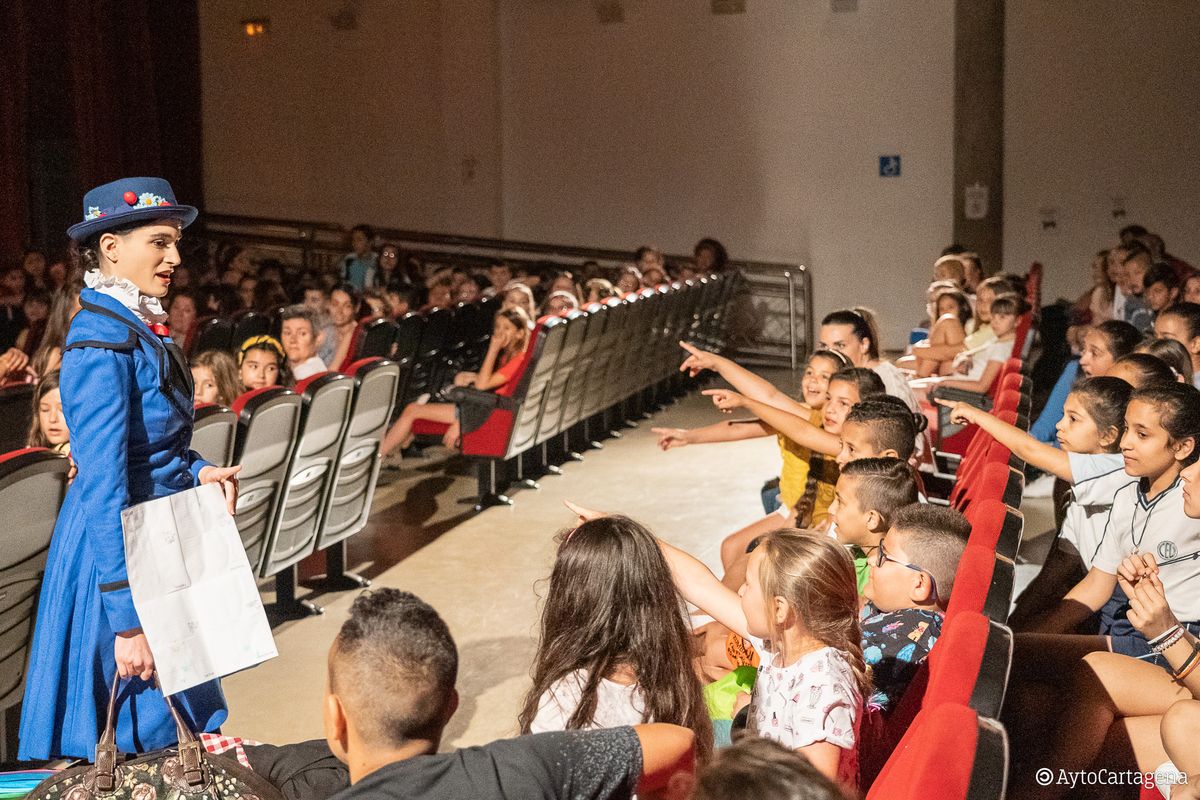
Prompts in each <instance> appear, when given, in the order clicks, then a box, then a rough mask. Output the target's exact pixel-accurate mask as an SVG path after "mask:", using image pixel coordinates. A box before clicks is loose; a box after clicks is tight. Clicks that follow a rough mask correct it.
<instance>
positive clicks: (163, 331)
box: [146, 322, 171, 337]
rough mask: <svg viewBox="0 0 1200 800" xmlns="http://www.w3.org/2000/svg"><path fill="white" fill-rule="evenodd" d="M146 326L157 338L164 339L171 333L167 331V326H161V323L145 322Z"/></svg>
mask: <svg viewBox="0 0 1200 800" xmlns="http://www.w3.org/2000/svg"><path fill="white" fill-rule="evenodd" d="M146 324H147V325H148V326H149V327H150V330H151V331H153V332H154V333H156V334H158V335H159V336H164V337H166V336H170V335H171V332H170V331H169V330H167V326H166V325H163V324H162V323H161V322H147V323H146Z"/></svg>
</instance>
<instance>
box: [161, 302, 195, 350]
mask: <svg viewBox="0 0 1200 800" xmlns="http://www.w3.org/2000/svg"><path fill="white" fill-rule="evenodd" d="M199 318H200V306H199V303H197V301H196V295H194V294H192V292H190V291H188V290H187V289H180V290H178V291H176V292H172V294H171V300H170V302H169V303H168V304H167V327H169V328H170V330H171V335H172V336H173V337H174V338H175V339H176V341H178V342H179V343H180V344H182V345H184V346H185V347H186V346H187V343H188V339H189V337H190V336H191V335H192V328H194V327H195V326H196V320H198V319H199Z"/></svg>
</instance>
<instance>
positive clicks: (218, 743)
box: [200, 733, 261, 769]
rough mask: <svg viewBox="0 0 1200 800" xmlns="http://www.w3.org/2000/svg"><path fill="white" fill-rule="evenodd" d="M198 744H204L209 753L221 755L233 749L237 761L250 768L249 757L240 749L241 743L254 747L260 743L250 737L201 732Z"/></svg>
mask: <svg viewBox="0 0 1200 800" xmlns="http://www.w3.org/2000/svg"><path fill="white" fill-rule="evenodd" d="M200 744H202V745H204V749H205V750H207V751H208V752H210V753H215V754H216V755H221V754H223V753H228V752H229V751H230V750H232V751H233V754H234V756H236V757H237V760H238V763H239V764H241V765H242V766H243V767H246V768H247V769H252V767H251V766H250V759H248V758H246V751H245V750H244V749H242V745H249V746H250V747H254V746H255V745H258V744H261V742H256V741H254V740H252V739H243V738H241V737H239V736H222V735H221V734H219V733H202V734H200Z"/></svg>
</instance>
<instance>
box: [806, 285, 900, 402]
mask: <svg viewBox="0 0 1200 800" xmlns="http://www.w3.org/2000/svg"><path fill="white" fill-rule="evenodd" d="M879 341H880V339H879V326H878V325H877V324H876V322H875V314H874V312H872V311H871V310H870V309H869V308H864V307H862V306H859V307H857V308H847V309H842V310H840V311H834V312H831V313H829V314H826V315H825V318H824V319H822V320H821V330H820V345H819V346H820V347H821V349H823V350H835V351H837V352H839V353H841V354H843V355H844V356H846V357H847V358H849V359H850V363H851V365H853V366H855V367H867V368H868V369H872V370H875V372H876V373H878V375H879V377H880V378H882V379H883V385H884V386H885V387H887V393H888V394H890V395H892V396H893V397H899V398H900V399H901V400H903V401H904V403H905V405H907V406H908V407H909V409H911V410H912V411H913V412H916V411H917V409H918V405H917V398H916V395H914V394H913V391H912V389H911V388H910V387H909V385H908V376H906V375H905V374H904V372H903V371H902V370H901V369H900V368H899V367H897V366H896V365H895V364H892V363H891V362H888V361H884V360H882V359H881V358H880V357H879V352H880V351H879Z"/></svg>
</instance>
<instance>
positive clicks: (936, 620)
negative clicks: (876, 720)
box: [862, 603, 942, 714]
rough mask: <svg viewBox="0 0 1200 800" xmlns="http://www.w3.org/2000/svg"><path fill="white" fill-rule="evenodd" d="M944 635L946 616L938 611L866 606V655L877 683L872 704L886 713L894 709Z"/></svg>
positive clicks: (864, 617)
mask: <svg viewBox="0 0 1200 800" xmlns="http://www.w3.org/2000/svg"><path fill="white" fill-rule="evenodd" d="M941 634H942V615H941V614H939V613H937V612H934V611H926V610H925V609H922V608H901V609H899V610H898V611H880V610H879V609H878V608H876V607H875V606H874V605H872V604H871V603H867V604H866V605H865V606H863V610H862V646H863V658H864V659H865V660H866V662H867V664H868V666H870V667H871V678H872V682H873V683H874V684H875V692H874V693H873V694H872V695H871V699H870V701H869V702H868V705H871V706H878V707H879V708H880V709H881V710H882V711H883V713H884V714H886V713H888V712H889V711H891V710H892V708H894V707H895V705H896V702H897V701H899V699H900V696H901V695H902V694H904V690H905V689H906V688H907V687H908V684H909V682H910V681H911V680H912V679H913V676H914V675H915V674H916V673H917V667H918V666H919V665H920V663H921V662H922V661H924V660H925V658H926V657H927V656H928V655H929V651H930V650H931V649H933V643H934V642H936V641H937V640H938V637H939V636H941Z"/></svg>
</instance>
